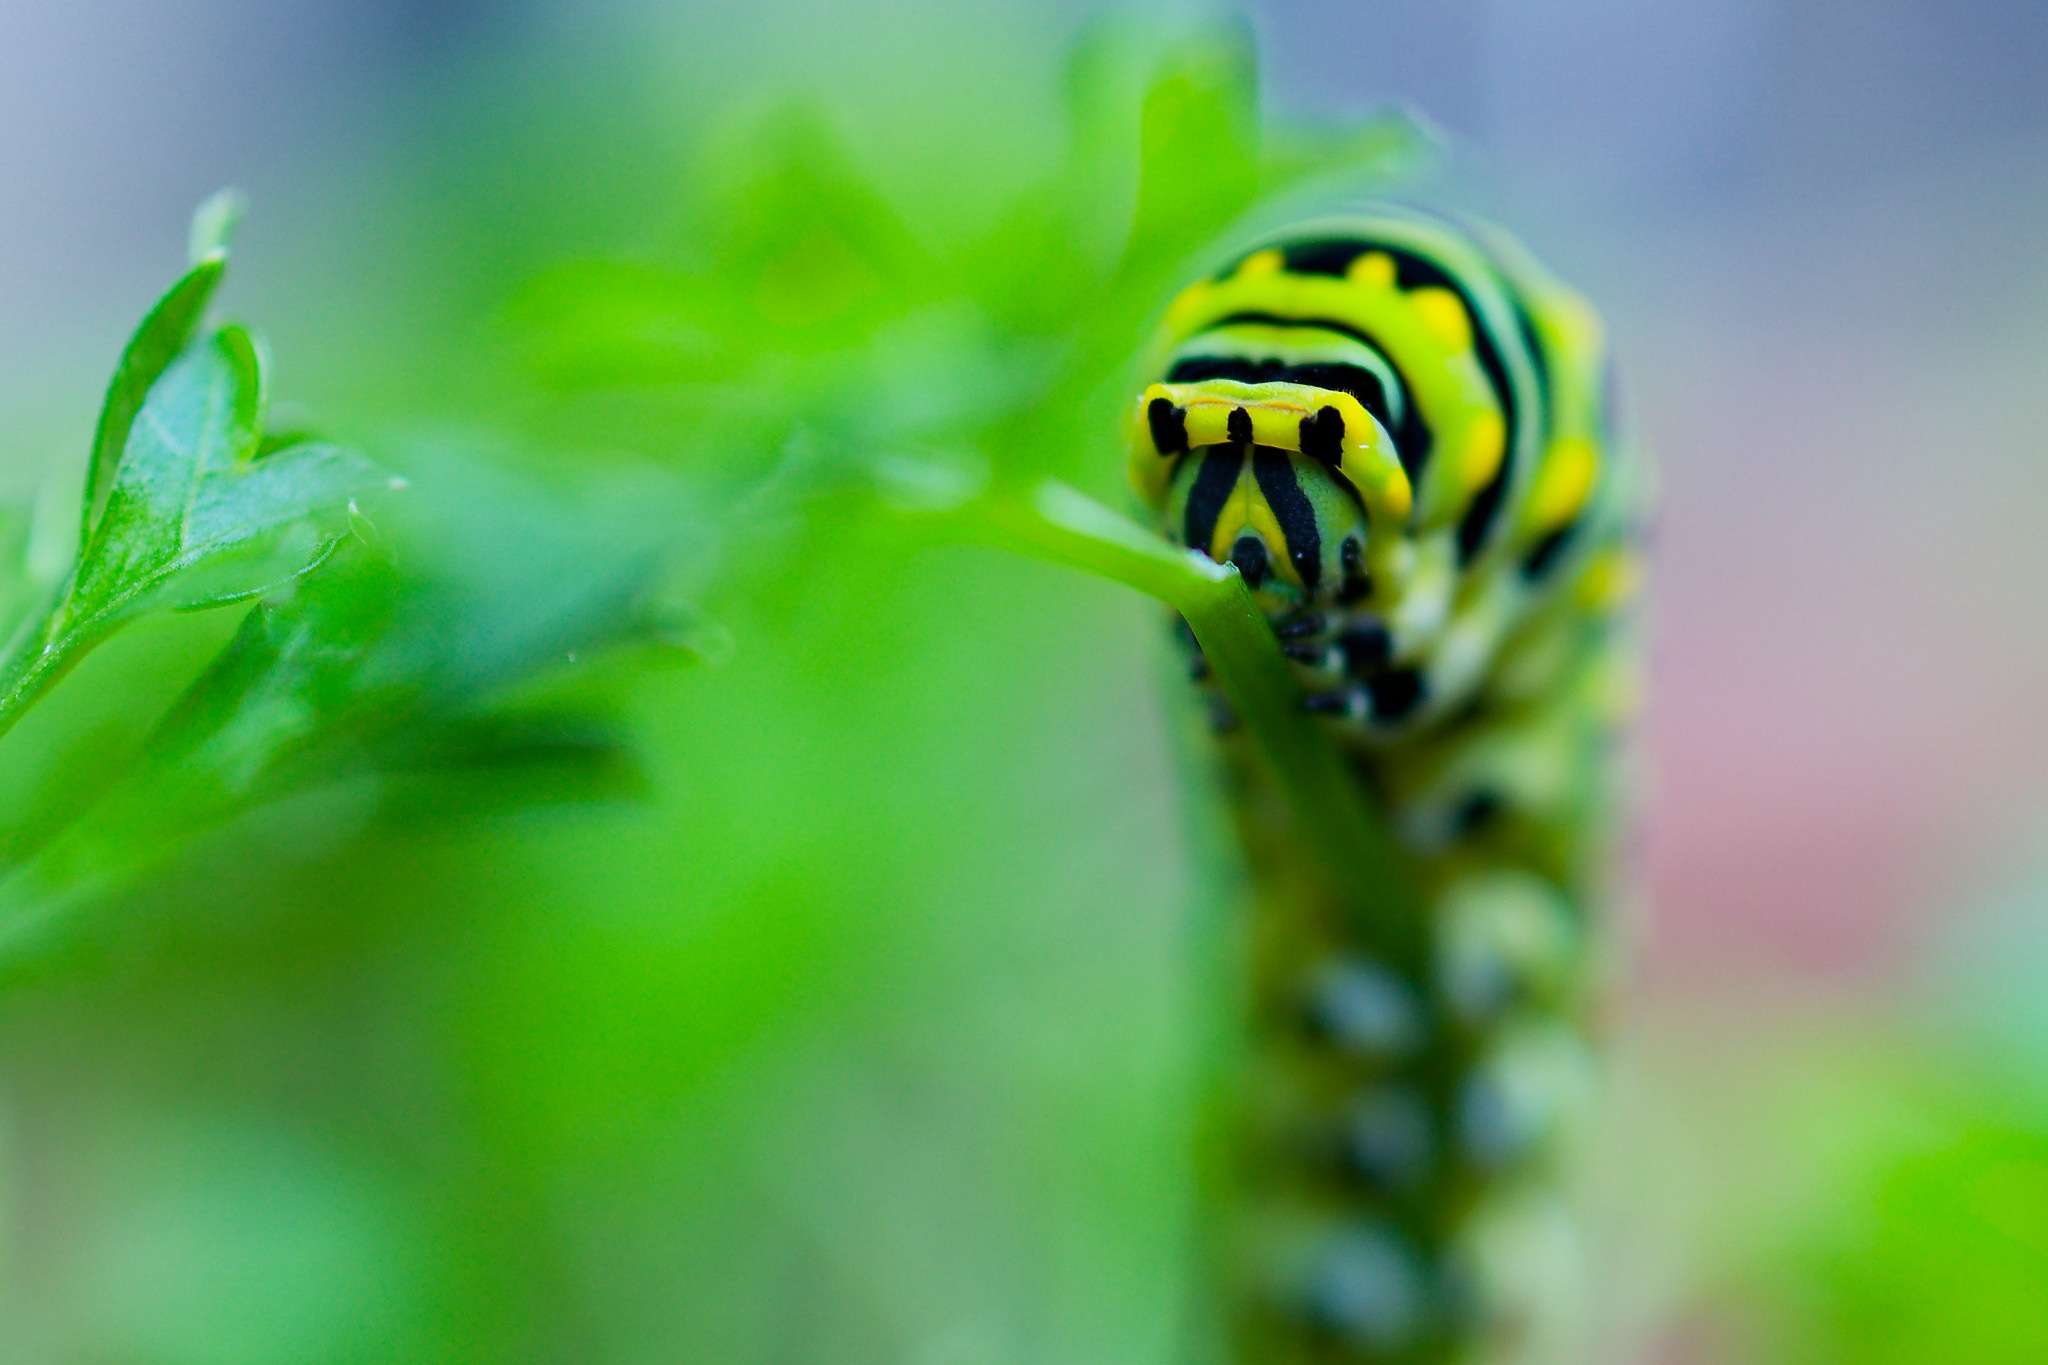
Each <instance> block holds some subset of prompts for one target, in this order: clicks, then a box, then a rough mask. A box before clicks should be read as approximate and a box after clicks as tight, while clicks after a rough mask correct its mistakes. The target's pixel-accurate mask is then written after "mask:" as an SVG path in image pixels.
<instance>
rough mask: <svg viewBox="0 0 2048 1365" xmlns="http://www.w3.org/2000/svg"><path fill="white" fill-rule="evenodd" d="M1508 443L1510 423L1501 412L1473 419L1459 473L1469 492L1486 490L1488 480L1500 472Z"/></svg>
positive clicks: (1489, 413)
mask: <svg viewBox="0 0 2048 1365" xmlns="http://www.w3.org/2000/svg"><path fill="white" fill-rule="evenodd" d="M1507 444H1508V424H1507V422H1506V421H1505V420H1503V419H1502V417H1501V415H1500V414H1499V413H1497V412H1483V413H1481V414H1479V416H1477V417H1475V418H1473V419H1472V430H1471V431H1470V432H1469V433H1468V434H1467V435H1466V437H1465V455H1464V458H1463V459H1462V460H1460V461H1459V462H1458V474H1459V476H1460V477H1461V478H1462V479H1463V480H1464V483H1465V491H1466V492H1467V493H1477V492H1478V491H1479V490H1480V489H1482V488H1484V487H1486V481H1487V480H1488V479H1491V478H1492V477H1493V476H1494V474H1495V473H1496V472H1497V471H1498V470H1499V469H1500V458H1501V456H1502V455H1503V454H1505V453H1506V452H1507Z"/></svg>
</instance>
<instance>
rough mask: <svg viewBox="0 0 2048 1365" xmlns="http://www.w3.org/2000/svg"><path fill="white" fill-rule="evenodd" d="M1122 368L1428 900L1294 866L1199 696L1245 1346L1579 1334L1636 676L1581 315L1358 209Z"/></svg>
mask: <svg viewBox="0 0 2048 1365" xmlns="http://www.w3.org/2000/svg"><path fill="white" fill-rule="evenodd" d="M1149 365H1150V368H1149V369H1148V371H1147V377H1152V376H1157V377H1158V381H1159V382H1156V383H1152V384H1150V385H1149V386H1148V387H1147V388H1145V390H1144V392H1143V393H1142V394H1141V395H1140V397H1139V398H1138V401H1137V403H1136V405H1135V412H1134V425H1133V432H1132V448H1131V457H1130V476H1131V479H1132V482H1133V483H1134V484H1135V486H1136V487H1137V489H1138V491H1139V493H1140V494H1141V495H1142V497H1143V498H1144V499H1145V501H1146V502H1147V504H1148V505H1149V506H1150V507H1151V508H1152V509H1154V511H1155V512H1156V513H1157V514H1158V516H1159V518H1160V524H1161V528H1162V530H1163V531H1164V532H1165V533H1166V534H1167V535H1168V536H1169V537H1170V538H1172V539H1174V540H1176V541H1178V542H1180V543H1182V544H1185V545H1187V546H1189V547H1191V548H1193V549H1195V550H1199V551H1203V552H1205V553H1207V554H1208V555H1210V556H1211V557H1213V558H1215V559H1216V560H1218V561H1224V560H1228V561H1231V562H1233V563H1235V564H1236V566H1237V568H1238V570H1239V572H1240V573H1241V575H1242V577H1243V579H1244V582H1245V583H1246V585H1247V586H1248V587H1249V588H1250V589H1251V590H1252V591H1253V593H1254V596H1255V599H1256V600H1257V601H1258V603H1259V605H1260V607H1261V609H1262V610H1263V611H1264V612H1265V613H1266V614H1267V615H1268V617H1269V619H1270V621H1271V622H1272V624H1273V626H1274V629H1275V632H1276V634H1277V635H1278V637H1279V638H1280V640H1281V642H1282V648H1283V649H1284V651H1285V653H1286V655H1287V657H1288V658H1289V659H1290V660H1291V661H1292V666H1293V669H1294V671H1295V673H1296V674H1297V676H1298V678H1299V680H1300V682H1301V684H1302V687H1303V690H1304V697H1305V704H1306V706H1307V707H1308V708H1309V709H1310V710H1311V711H1313V712H1316V713H1319V714H1320V715H1322V716H1324V717H1326V718H1327V719H1326V721H1325V728H1326V730H1327V735H1328V739H1329V741H1330V742H1331V743H1332V744H1335V745H1339V746H1342V748H1343V750H1344V752H1345V755H1346V762H1347V765H1348V767H1349V769H1350V770H1351V771H1352V772H1353V773H1355V775H1356V779H1357V781H1358V782H1360V783H1361V784H1363V785H1364V788H1365V790H1366V791H1367V793H1368V794H1369V797H1370V800H1371V801H1372V803H1373V804H1374V805H1375V806H1376V807H1377V808H1378V809H1379V810H1380V811H1381V812H1382V813H1383V814H1384V816H1385V818H1386V820H1387V821H1388V823H1389V824H1390V826H1391V827H1392V829H1393V831H1394V833H1395V835H1396V837H1397V840H1398V843H1399V845H1400V847H1401V855H1400V856H1401V857H1402V858H1404V859H1405V860H1406V861H1407V862H1408V863H1409V864H1410V867H1408V868H1407V869H1405V870H1406V871H1408V872H1411V873H1412V874H1413V881H1414V883H1415V885H1416V886H1417V888H1418V889H1419V893H1420V894H1419V895H1418V897H1417V898H1416V903H1417V904H1418V905H1419V906H1420V907H1422V913H1423V914H1424V915H1425V916H1426V919H1427V923H1426V924H1425V925H1424V926H1422V927H1421V930H1420V932H1419V935H1418V937H1419V940H1420V942H1421V943H1422V944H1423V945H1424V947H1423V948H1422V950H1421V953H1420V955H1419V958H1418V957H1413V956H1411V958H1410V960H1409V962H1408V964H1407V965H1405V966H1402V965H1397V964H1396V963H1395V961H1394V960H1393V955H1391V954H1388V953H1385V952H1382V951H1380V947H1381V945H1379V944H1377V943H1376V942H1375V941H1374V938H1373V935H1372V933H1371V932H1370V931H1369V930H1368V929H1366V928H1365V927H1363V926H1360V925H1359V924H1357V923H1356V922H1355V921H1353V922H1347V921H1346V919H1345V917H1344V916H1343V915H1342V914H1340V913H1337V912H1336V911H1334V910H1333V909H1332V907H1330V906H1329V905H1326V904H1323V903H1320V902H1319V900H1318V898H1317V896H1316V895H1315V894H1314V892H1313V891H1312V890H1306V889H1304V887H1305V884H1304V883H1303V882H1302V880H1301V879H1300V878H1297V877H1291V876H1290V875H1289V859H1290V851H1289V847H1288V838H1289V835H1288V832H1287V829H1286V822H1285V820H1284V818H1279V817H1276V816H1275V815H1274V810H1275V806H1276V803H1275V802H1274V801H1273V800H1272V799H1271V793H1270V792H1262V791H1261V790H1260V789H1259V783H1260V778H1259V774H1258V771H1257V768H1256V765H1255V764H1254V763H1253V762H1252V761H1251V760H1250V759H1249V758H1248V757H1247V756H1246V755H1244V754H1243V753H1241V752H1236V751H1235V750H1234V747H1233V746H1234V745H1235V744H1236V743H1237V741H1235V740H1234V739H1232V738H1231V737H1230V734H1229V728H1230V727H1229V720H1228V715H1227V711H1223V713H1222V714H1221V716H1220V718H1219V722H1218V729H1219V730H1220V731H1222V732H1223V734H1224V738H1223V740H1222V744H1223V746H1224V750H1225V754H1226V756H1229V757H1232V758H1234V760H1235V761H1233V762H1232V763H1230V764H1229V768H1230V771H1231V772H1232V774H1233V777H1234V780H1235V782H1236V783H1237V794H1238V797H1239V800H1238V826H1239V829H1240V832H1241V834H1242V835H1243V837H1244V840H1245V844H1246V853H1247V860H1248V863H1249V866H1250V869H1251V873H1252V877H1253V882H1254V888H1255V892H1256V903H1255V910H1254V915H1253V921H1252V924H1251V929H1250V933H1249V936H1248V939H1249V956H1250V961H1251V969H1252V983H1251V996H1250V1004H1251V1007H1252V1010H1253V1017H1254V1022H1255V1025H1256V1038H1255V1045H1254V1048H1253V1060H1252V1063H1251V1066H1250V1074H1249V1075H1248V1077H1247V1082H1246V1085H1245V1087H1244V1092H1243V1093H1244V1102H1243V1104H1242V1105H1241V1111H1242V1113H1241V1122H1240V1124H1239V1127H1240V1129H1241V1140H1240V1141H1239V1143H1238V1148H1237V1154H1236V1160H1235V1163H1234V1165H1235V1171H1234V1177H1233V1178H1234V1180H1235V1182H1236V1183H1235V1189H1236V1195H1235V1201H1234V1202H1235V1206H1236V1209H1235V1216H1234V1219H1233V1223H1234V1226H1233V1228H1232V1230H1231V1232H1230V1235H1229V1237H1228V1239H1227V1245H1228V1247H1229V1251H1228V1252H1227V1253H1226V1256H1225V1262H1226V1264H1225V1268H1224V1278H1225V1280H1226V1283H1227V1284H1228V1285H1229V1287H1230V1290H1231V1292H1230V1295H1229V1300H1230V1302H1229V1308H1228V1314H1229V1317H1230V1320H1231V1331H1232V1335H1233V1337H1234V1340H1235V1343H1236V1345H1235V1348H1234V1349H1235V1352H1236V1355H1235V1359H1237V1360H1239V1361H1242V1362H1247V1363H1251V1362H1256V1365H1280V1362H1296V1361H1301V1362H1308V1361H1347V1360H1402V1361H1408V1360H1415V1361H1422V1360H1460V1361H1485V1360H1509V1359H1514V1360H1520V1359H1538V1358H1541V1359H1550V1358H1566V1359H1569V1358H1571V1356H1570V1354H1569V1353H1570V1351H1571V1348H1570V1347H1569V1346H1566V1345H1564V1344H1563V1343H1564V1342H1565V1341H1566V1340H1568V1338H1569V1335H1570V1328H1571V1323H1570V1319H1571V1318H1572V1316H1573V1314H1574V1309H1573V1306H1572V1305H1573V1304H1574V1302H1575V1301H1576V1300H1577V1299H1578V1298H1579V1292H1580V1291H1579V1290H1578V1289H1577V1288H1575V1287H1574V1281H1575V1278H1576V1277H1578V1276H1579V1273H1580V1272H1579V1269H1578V1267H1579V1266H1580V1265H1581V1264H1582V1258H1581V1257H1580V1256H1579V1254H1578V1251H1577V1242H1578V1240H1579V1233H1578V1230H1577V1225H1576V1223H1575V1220H1574V1218H1573V1215H1572V1213H1571V1208H1570V1201H1569V1199H1568V1198H1567V1197H1566V1196H1565V1194H1564V1192H1563V1190H1562V1185H1563V1183H1564V1172H1565V1171H1566V1170H1567V1169H1568V1166H1569V1162H1568V1157H1569V1154H1570V1152H1571V1150H1572V1147H1573V1140H1572V1135H1573V1130H1574V1129H1575V1128H1578V1127H1580V1126H1582V1123H1583V1119H1584V1117H1585V1115H1586V1111H1587V1107H1588V1104H1589V1101H1590V1098H1591V1090H1592V1086H1593V1081H1594V1075H1593V1068H1592V1058H1591V1053H1590V1039H1589V1034H1590V1030H1591V1027H1592V1022H1593V1018H1592V1016H1593V1014H1594V1012H1595V1006H1596V999H1597V995H1598V990H1597V979H1598V977H1599V975H1600V973H1599V971H1598V970H1597V969H1596V967H1595V966H1594V963H1595V962H1596V960H1597V959H1598V957H1599V953H1598V949H1599V946H1600V945H1601V943H1602V942H1603V941H1604V935H1603V934H1602V932H1601V926H1600V923H1599V918H1600V916H1599V913H1598V907H1599V906H1600V905H1601V904H1602V902H1603V901H1604V900H1606V899H1607V898H1608V897H1609V894H1610V893H1609V890H1608V886H1607V883H1608V881H1609V874H1608V869H1609V866H1610V863H1611V861H1612V856H1611V855H1612V846H1613V844H1614V842H1615V841H1614V838H1613V830H1614V826H1615V823H1616V822H1615V820H1614V818H1613V812H1614V809H1615V807H1616V805H1617V800H1616V796H1617V777H1618V774H1619V768H1618V765H1617V762H1616V750H1617V736H1618V735H1619V734H1620V733H1621V732H1622V730H1623V728H1624V726H1625V723H1626V721H1627V719H1628V717H1629V715H1630V713H1631V712H1632V711H1633V709H1634V698H1635V693H1636V690H1637V688H1636V675H1635V671H1634V660H1635V650H1634V649H1633V647H1632V636H1633V631H1632V628H1631V620H1632V614H1631V613H1630V612H1629V611H1628V610H1627V608H1628V604H1629V602H1630V600H1631V598H1632V597H1633V595H1634V591H1635V587H1636V584H1637V581H1638V579H1639V576H1640V575H1639V570H1638V558H1637V541H1636V535H1637V518H1638V506H1637V504H1638V497H1637V489H1638V486H1639V484H1640V482H1641V473H1640V470H1639V468H1638V464H1637V462H1636V461H1635V460H1633V459H1632V458H1630V456H1629V452H1628V451H1627V450H1626V449H1625V448H1624V447H1623V445H1622V444H1621V443H1620V442H1619V441H1618V440H1617V437H1616V435H1615V432H1614V428H1613V421H1612V417H1611V405H1610V401H1609V391H1610V382H1609V377H1608V374H1607V365H1606V359H1605V347H1604V342H1603V340H1602V334H1601V328H1600V325H1599V322H1598V320H1597V319H1596V318H1595V316H1594V314H1593V313H1592V311H1591V309H1590V308H1589V307H1588V306H1587V305H1586V304H1585V303H1584V302H1582V301H1581V300H1580V299H1579V298H1578V297H1577V296H1576V295H1575V294H1573V293H1571V292H1570V291H1569V290H1567V289H1566V288H1564V287H1563V286H1562V285H1560V284H1559V283H1557V282H1556V281H1555V280H1554V279H1553V278H1552V277H1551V276H1550V275H1549V274H1548V273H1546V272H1545V271H1544V270H1543V269H1542V268H1541V267H1539V266H1538V265H1537V264H1536V263H1535V262H1534V261H1533V260H1532V259H1531V258H1530V257H1529V256H1528V255H1527V254H1526V253H1525V252H1524V251H1522V250H1521V249H1520V248H1519V247H1517V246H1516V245H1515V244H1514V243H1512V242H1510V241H1509V240H1507V239H1506V238H1505V237H1504V236H1503V235H1502V234H1501V233H1499V232H1498V231H1496V230H1494V229H1491V228H1486V227H1480V226H1475V225H1469V224H1464V223H1460V222H1456V221H1453V220H1451V219H1447V218H1444V217H1440V216H1437V215H1435V214H1432V213H1427V212H1423V211H1421V210H1418V209H1413V208H1408V207H1405V206H1397V205H1374V206H1371V207H1368V208H1366V209H1364V210H1362V211H1360V212H1358V213H1356V214H1354V215H1350V216H1347V217H1345V218H1343V219H1341V220H1331V221H1328V222H1318V223H1311V224H1308V225H1306V226H1304V227H1302V228H1300V229H1297V230H1295V231H1293V232H1291V233H1287V234H1284V235H1282V236H1280V237H1278V238H1277V239H1275V240H1273V241H1272V242H1271V243H1269V244H1267V245H1264V246H1262V247H1260V248H1259V249H1258V250H1255V251H1252V252H1250V253H1249V254H1246V255H1244V256H1242V257H1241V258H1240V259H1238V260H1237V261H1236V262H1235V263H1234V264H1232V265H1231V266H1230V267H1229V268H1228V269H1226V270H1224V271H1223V272H1222V273H1221V274H1218V275H1216V276H1214V277H1212V278H1207V279H1203V280H1199V281H1197V282H1196V283H1195V284H1194V285H1192V286H1191V287H1190V288H1188V289H1187V290H1185V291H1184V292H1183V293H1182V294H1181V295H1180V296H1179V297H1178V298H1177V299H1176V300H1174V302H1173V303H1172V305H1171V306H1170V307H1169V308H1168V310H1167V312H1166V315H1165V318H1164V321H1163V323H1162V326H1161V330H1160V337H1159V340H1158V343H1157V350H1156V354H1155V355H1154V356H1153V357H1152V359H1151V361H1150V362H1149ZM1193 669H1194V673H1195V676H1196V677H1197V678H1198V679H1201V678H1205V677H1206V670H1205V668H1204V666H1203V663H1202V660H1201V657H1200V653H1199V649H1197V651H1196V653H1195V655H1194V658H1193ZM1212 702H1213V703H1214V704H1215V705H1216V706H1217V707H1218V708H1219V709H1221V708H1223V705H1224V704H1223V702H1222V699H1221V698H1220V696H1219V697H1212Z"/></svg>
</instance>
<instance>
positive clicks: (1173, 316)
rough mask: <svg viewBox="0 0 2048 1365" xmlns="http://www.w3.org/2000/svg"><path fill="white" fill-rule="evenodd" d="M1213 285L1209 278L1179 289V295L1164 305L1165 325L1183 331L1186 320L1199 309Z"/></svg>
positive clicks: (1213, 287) (1185, 326)
mask: <svg viewBox="0 0 2048 1365" xmlns="http://www.w3.org/2000/svg"><path fill="white" fill-rule="evenodd" d="M1215 287H1216V286H1215V284H1214V282H1212V281H1210V280H1196V281H1195V282H1194V283H1193V284H1191V285H1189V286H1188V287H1187V288H1185V289H1183V290H1181V291H1180V294H1179V296H1178V297H1176V298H1175V299H1174V301H1173V302H1172V303H1170V304H1168V305H1167V307H1166V325H1167V326H1168V327H1169V328H1171V329H1173V330H1174V331H1176V332H1179V331H1185V330H1186V328H1187V324H1188V320H1189V319H1190V318H1191V317H1193V316H1194V315H1195V313H1197V312H1198V311H1200V309H1201V307H1202V305H1203V304H1204V303H1206V302H1207V301H1208V298H1209V295H1210V293H1211V292H1212V291H1213V290H1214V289H1215Z"/></svg>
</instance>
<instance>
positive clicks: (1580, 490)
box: [1529, 436, 1599, 532]
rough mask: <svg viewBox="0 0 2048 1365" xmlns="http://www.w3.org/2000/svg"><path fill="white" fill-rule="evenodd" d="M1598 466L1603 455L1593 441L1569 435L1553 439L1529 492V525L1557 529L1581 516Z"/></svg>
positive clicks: (1541, 530)
mask: <svg viewBox="0 0 2048 1365" xmlns="http://www.w3.org/2000/svg"><path fill="white" fill-rule="evenodd" d="M1598 468H1599V456H1598V455H1596V454H1595V453H1594V450H1593V443H1592V442H1591V441H1588V440H1585V439H1584V438H1583V437H1577V436H1568V437H1566V438H1565V439H1563V440H1561V441H1556V442H1553V443H1552V445H1551V447H1550V454H1549V455H1548V456H1547V457H1546V458H1545V459H1544V461H1543V467H1542V469H1540V470H1538V471H1537V474H1536V487H1535V489H1534V490H1533V491H1532V492H1531V493H1530V495H1529V528H1530V529H1531V530H1533V531H1537V532H1544V531H1553V530H1556V529H1557V528H1558V527H1560V526H1563V525H1564V524H1565V523H1566V522H1568V521H1570V520H1571V519H1572V518H1573V517H1575V516H1577V515H1578V514H1579V509H1580V508H1581V507H1584V506H1585V505H1586V495H1587V494H1589V493H1591V492H1592V491H1593V475H1594V473H1595V472H1596V471H1597V470H1598Z"/></svg>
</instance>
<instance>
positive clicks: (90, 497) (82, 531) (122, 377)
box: [78, 255, 227, 551]
mask: <svg viewBox="0 0 2048 1365" xmlns="http://www.w3.org/2000/svg"><path fill="white" fill-rule="evenodd" d="M226 269H227V258H226V257H225V256H221V255H215V256H210V257H208V258H207V259H205V260H202V261H200V262H199V263H198V264H197V265H195V266H193V267H192V269H191V270H189V271H187V272H186V273H185V275H184V277H183V278H182V279H180V280H179V281H178V282H177V283H176V284H174V285H172V286H171V287H170V289H169V291H167V292H166V293H165V294H164V296H163V297H162V298H161V299H159V300H157V303H156V306H155V307H154V308H152V309H150V310H149V316H147V317H145V318H144V319H143V320H142V325H141V326H140V327H138V328H136V329H135V335H134V336H133V337H131V338H129V341H128V345H127V348H126V349H125V350H123V351H122V352H121V360H120V363H119V364H118V365H116V366H115V367H114V378H113V382H112V383H110V384H109V385H108V386H107V397H106V401H105V403H104V404H102V405H101V408H100V420H99V428H98V430H97V431H95V432H94V433H93V439H92V457H91V459H90V460H89V461H88V462H87V464H86V468H85V508H84V515H83V517H81V518H80V521H79V528H78V545H79V549H80V550H81V551H83V550H84V548H85V545H86V543H87V542H88V541H90V540H91V539H92V533H93V529H94V528H95V527H96V526H97V525H98V524H99V518H100V514H101V512H102V511H103V510H104V508H105V507H106V504H107V496H108V494H109V493H111V492H112V491H113V487H114V473H115V471H116V469H118V468H119V466H120V463H121V452H122V451H123V450H125V449H126V448H127V445H128V433H129V431H130V430H131V429H132V428H133V426H134V425H135V417H136V414H137V413H139V412H140V411H141V410H142V404H143V400H144V398H145V397H146V396H147V395H148V393H149V390H150V388H151V386H153V385H154V384H155V383H156V381H157V380H158V378H159V377H161V376H162V374H163V372H164V371H165V370H166V369H168V368H169V367H170V364H171V362H172V361H174V360H176V359H177V358H178V356H179V355H180V354H182V353H183V352H184V350H185V348H186V347H187V346H189V345H190V344H191V342H192V337H193V335H194V334H195V333H196V332H197V331H198V330H199V323H200V319H201V318H202V317H204V316H205V313H206V305H207V302H208V301H209V300H211V299H212V298H213V291H214V290H215V289H216V288H218V287H219V285H220V280H221V275H222V274H223V272H225V271H226Z"/></svg>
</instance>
